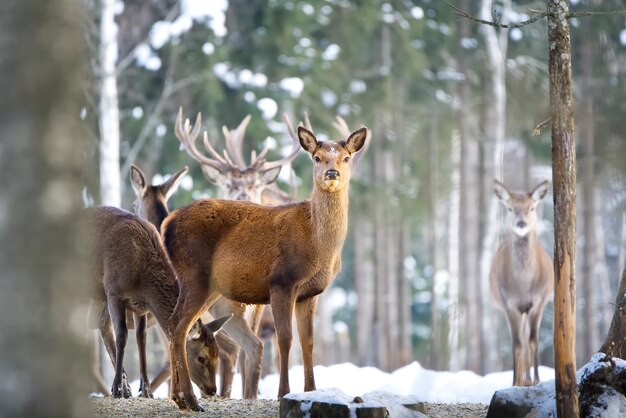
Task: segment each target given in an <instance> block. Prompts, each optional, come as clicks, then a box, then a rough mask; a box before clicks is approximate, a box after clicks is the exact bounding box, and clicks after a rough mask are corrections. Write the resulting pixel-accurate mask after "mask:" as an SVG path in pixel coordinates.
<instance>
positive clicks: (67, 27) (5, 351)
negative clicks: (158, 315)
mask: <svg viewBox="0 0 626 418" xmlns="http://www.w3.org/2000/svg"><path fill="white" fill-rule="evenodd" d="M1 8H2V12H1V13H0V45H1V48H2V51H3V53H2V54H1V55H0V91H2V100H0V138H3V140H2V142H1V144H0V177H1V178H2V179H3V187H2V191H1V192H0V193H1V194H0V238H1V239H0V265H1V266H2V280H1V281H0V335H2V338H0V375H2V382H0V411H2V412H1V414H2V415H3V416H68V417H69V416H76V417H81V416H87V415H89V413H90V412H89V405H88V401H87V399H88V398H87V387H88V381H87V376H88V373H86V371H87V355H86V351H85V349H84V347H83V345H82V344H81V343H82V339H83V338H84V333H83V332H82V329H83V326H84V325H85V324H83V323H82V321H81V318H83V317H84V315H83V312H84V311H83V310H81V309H86V307H85V306H84V305H81V302H83V301H86V300H87V299H86V298H85V299H83V296H84V292H83V290H84V288H83V286H82V283H83V280H84V277H85V276H86V274H84V273H85V272H86V270H85V268H84V267H85V264H84V261H85V260H84V257H85V256H84V254H81V251H80V250H81V248H82V246H81V240H80V231H79V230H78V228H76V219H77V217H78V216H79V214H80V207H81V198H80V189H81V176H82V173H83V171H82V165H83V161H84V154H83V152H82V147H81V139H82V138H84V137H85V136H86V135H85V133H84V132H83V131H82V130H81V129H80V127H79V122H80V118H79V111H80V108H79V106H78V102H79V97H80V94H81V90H80V86H81V81H82V80H84V78H85V73H84V71H83V70H84V69H85V66H84V65H83V64H84V62H83V57H84V56H85V54H84V50H83V48H82V46H81V44H80V41H81V40H82V39H83V37H82V34H81V31H80V27H79V23H80V18H81V7H80V4H77V3H76V2H73V1H69V0H51V1H49V2H47V3H46V4H45V5H43V4H42V3H41V2H38V1H34V0H8V1H4V2H3V3H2V7H1ZM7 11H10V12H7Z"/></svg>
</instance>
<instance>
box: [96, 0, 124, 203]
mask: <svg viewBox="0 0 626 418" xmlns="http://www.w3.org/2000/svg"><path fill="white" fill-rule="evenodd" d="M115 9H116V0H102V9H101V11H102V14H101V16H100V54H99V56H100V68H99V70H100V105H99V112H100V113H99V118H98V120H99V125H100V197H101V202H102V204H103V205H110V206H117V207H120V205H121V183H120V116H119V106H118V96H117V69H116V64H117V55H118V48H117V24H116V23H115Z"/></svg>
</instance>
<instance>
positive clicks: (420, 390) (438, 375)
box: [131, 362, 554, 404]
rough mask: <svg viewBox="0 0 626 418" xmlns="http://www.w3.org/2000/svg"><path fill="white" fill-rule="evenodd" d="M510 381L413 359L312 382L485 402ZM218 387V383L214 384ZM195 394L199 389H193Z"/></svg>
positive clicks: (268, 386)
mask: <svg viewBox="0 0 626 418" xmlns="http://www.w3.org/2000/svg"><path fill="white" fill-rule="evenodd" d="M539 377H540V379H541V381H542V382H545V381H547V380H553V379H554V369H551V368H549V367H544V366H541V367H540V368H539ZM303 382H304V377H303V369H302V366H295V367H292V368H291V369H290V370H289V384H290V387H291V392H292V393H297V392H302V390H303V384H304V383H303ZM512 382H513V371H504V372H498V373H490V374H487V375H485V376H480V375H478V374H476V373H474V372H470V371H459V372H437V371H433V370H428V369H424V368H423V367H422V366H421V365H420V364H419V363H417V362H413V363H411V364H409V365H407V366H405V367H402V368H400V369H398V370H396V371H394V372H392V373H385V372H383V371H381V370H379V369H377V368H375V367H357V366H355V365H354V364H351V363H342V364H335V365H332V366H316V367H315V383H316V385H317V388H318V389H323V388H338V389H340V390H341V391H343V392H344V393H346V394H348V395H350V396H362V395H363V394H365V393H368V392H373V391H376V390H383V391H386V392H391V393H395V394H398V395H402V396H408V395H412V396H414V397H415V398H416V399H417V400H418V401H424V402H443V403H457V402H478V403H484V404H488V403H489V402H490V401H491V397H492V396H493V393H494V392H495V391H496V390H500V389H505V388H509V387H510V386H511V383H512ZM131 386H132V389H133V394H136V393H137V392H138V386H139V382H138V381H136V382H133V383H132V384H131ZM218 387H219V383H218ZM259 390H260V396H259V397H260V398H263V399H275V398H276V394H277V393H278V375H277V374H272V375H269V376H267V377H265V378H264V379H263V380H262V381H261V382H260V384H259ZM197 394H198V395H199V392H197ZM232 394H233V398H241V378H240V377H239V375H237V376H235V379H234V382H233V391H232ZM155 397H159V398H166V397H167V388H166V386H165V385H162V386H161V387H160V388H159V389H158V390H157V392H156V393H155Z"/></svg>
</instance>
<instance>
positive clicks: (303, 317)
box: [296, 296, 318, 392]
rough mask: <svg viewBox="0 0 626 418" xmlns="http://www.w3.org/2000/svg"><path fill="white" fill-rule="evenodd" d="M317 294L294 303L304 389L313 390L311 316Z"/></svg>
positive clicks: (315, 305) (313, 313)
mask: <svg viewBox="0 0 626 418" xmlns="http://www.w3.org/2000/svg"><path fill="white" fill-rule="evenodd" d="M317 300H318V296H314V297H312V298H309V299H306V300H304V301H302V302H298V303H296V321H297V325H298V336H299V337H300V346H301V347H302V364H303V366H304V390H305V391H307V392H308V391H312V390H315V377H314V376H313V316H314V315H315V309H316V308H317Z"/></svg>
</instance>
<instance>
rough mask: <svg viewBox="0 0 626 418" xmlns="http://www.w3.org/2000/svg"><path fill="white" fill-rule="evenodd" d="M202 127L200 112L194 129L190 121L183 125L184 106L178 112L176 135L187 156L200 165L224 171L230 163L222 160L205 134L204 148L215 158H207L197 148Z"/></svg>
mask: <svg viewBox="0 0 626 418" xmlns="http://www.w3.org/2000/svg"><path fill="white" fill-rule="evenodd" d="M201 127H202V114H201V113H200V112H198V116H197V117H196V123H195V124H194V126H193V128H191V125H190V123H189V119H186V120H185V123H184V125H183V108H182V106H181V107H180V109H179V110H178V116H177V117H176V128H175V133H176V137H177V138H178V139H179V141H180V143H181V144H182V146H183V148H185V151H187V154H189V156H190V157H191V158H193V159H194V160H196V161H197V162H199V163H200V164H204V165H208V166H211V167H213V168H215V169H216V170H220V171H222V170H223V169H224V166H228V165H229V163H228V161H227V160H226V159H224V158H222V157H221V156H220V155H219V154H218V153H217V152H216V151H215V150H214V149H213V147H212V146H211V144H210V142H209V137H208V135H207V133H206V131H205V132H204V146H205V148H206V149H207V150H208V151H209V152H210V153H211V155H212V156H213V158H210V157H207V156H205V155H203V154H202V153H201V152H200V151H198V148H197V147H196V139H198V135H199V134H200V129H201Z"/></svg>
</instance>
